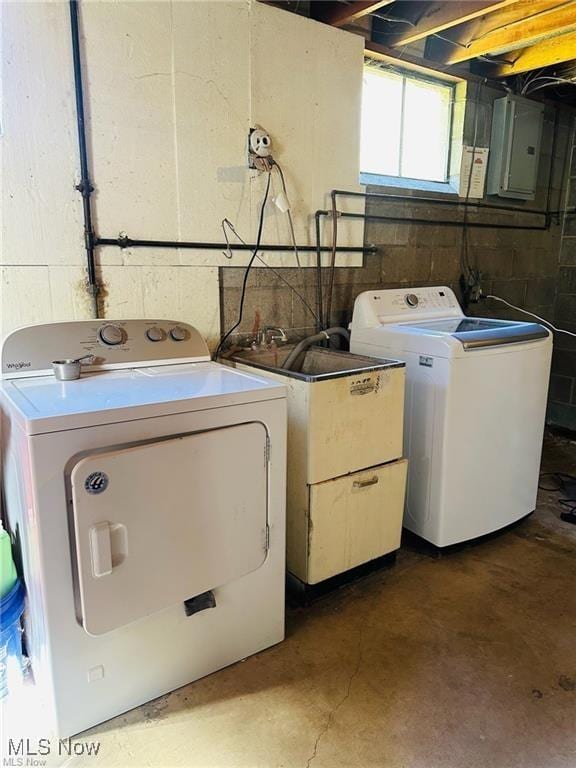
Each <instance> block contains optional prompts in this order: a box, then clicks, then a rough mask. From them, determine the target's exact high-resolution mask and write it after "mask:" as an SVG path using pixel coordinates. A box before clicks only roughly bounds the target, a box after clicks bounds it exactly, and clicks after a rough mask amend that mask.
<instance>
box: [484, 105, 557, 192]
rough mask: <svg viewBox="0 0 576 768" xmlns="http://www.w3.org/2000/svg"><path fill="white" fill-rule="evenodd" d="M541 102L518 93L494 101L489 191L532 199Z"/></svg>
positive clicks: (537, 158) (541, 117) (541, 108)
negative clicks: (517, 94) (525, 97)
mask: <svg viewBox="0 0 576 768" xmlns="http://www.w3.org/2000/svg"><path fill="white" fill-rule="evenodd" d="M543 120H544V106H543V105H542V104H539V103H538V102H537V101H530V99H524V98H522V97H521V96H511V95H508V96H504V97H503V98H501V99H496V101H495V102H494V111H493V113H492V136H491V138H490V156H489V161H488V179H487V191H488V194H489V195H499V196H500V197H514V198H517V199H518V200H534V197H535V195H536V181H537V177H538V161H539V159H540V141H541V138H542V123H543Z"/></svg>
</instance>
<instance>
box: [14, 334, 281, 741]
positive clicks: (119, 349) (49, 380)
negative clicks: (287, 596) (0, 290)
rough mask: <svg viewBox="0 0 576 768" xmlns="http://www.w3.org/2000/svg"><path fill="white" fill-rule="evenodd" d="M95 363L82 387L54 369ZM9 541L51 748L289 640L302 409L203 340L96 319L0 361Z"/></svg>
mask: <svg viewBox="0 0 576 768" xmlns="http://www.w3.org/2000/svg"><path fill="white" fill-rule="evenodd" d="M87 354H91V355H94V360H93V363H92V364H91V365H90V366H88V367H87V369H86V372H85V373H83V375H82V376H81V378H79V379H77V380H73V381H58V380H56V379H55V378H54V375H53V374H52V370H51V361H53V360H56V359H62V358H77V357H81V356H82V355H87ZM2 376H3V380H2V384H1V388H0V405H1V409H2V419H3V422H2V439H3V454H4V480H5V505H6V512H7V519H8V526H9V529H10V531H11V534H12V536H13V540H14V542H15V543H16V548H17V550H18V556H19V558H20V560H21V563H22V571H23V573H22V575H23V578H24V581H25V586H26V593H27V611H26V624H25V627H26V632H25V636H26V645H27V650H28V653H29V655H30V658H31V667H32V673H33V678H34V685H35V688H34V694H35V695H37V696H38V697H40V698H41V701H42V708H41V711H42V712H43V718H45V720H44V722H43V723H42V724H41V726H40V727H39V729H38V730H39V731H40V733H41V735H42V736H48V735H50V734H56V735H58V736H61V737H63V736H69V735H72V734H76V733H78V732H79V731H83V730H84V729H86V728H89V727H90V726H93V725H95V724H96V723H99V722H101V721H103V720H106V719H108V718H110V717H113V716H115V715H118V714H119V713H121V712H124V711H126V710H128V709H130V708H132V707H135V706H137V705H139V704H142V703H143V702H146V701H148V700H150V699H152V698H155V697H157V696H159V695H161V694H163V693H166V692H168V691H171V690H173V689H174V688H177V687H179V686H182V685H184V684H186V683H189V682H191V681H192V680H196V679H197V678H199V677H202V676H203V675H206V674H208V673H210V672H213V671H215V670H217V669H219V668H221V667H224V666H226V665H228V664H231V663H232V662H235V661H238V660H239V659H243V658H245V657H246V656H249V655H250V654H253V653H255V652H257V651H260V650H261V649H263V648H266V647H268V646H270V645H272V644H274V643H278V642H280V641H281V640H282V639H283V637H284V578H285V555H284V551H285V544H284V540H285V467H286V401H285V390H284V387H283V386H281V385H279V384H278V383H276V382H273V381H271V380H267V379H266V378H265V377H264V376H258V375H251V374H247V373H245V372H241V371H236V370H233V369H231V368H228V367H226V366H223V365H220V364H218V363H214V362H211V361H210V355H209V352H208V347H207V345H206V343H205V341H204V339H203V338H202V337H201V336H200V334H199V333H198V332H197V331H196V330H195V329H194V328H192V327H190V326H188V325H186V324H184V323H179V322H172V321H168V320H165V321H160V320H151V321H147V320H120V321H117V322H110V321H98V320H87V321H81V322H67V323H53V324H47V325H38V326H31V327H27V328H23V329H20V330H17V331H15V332H14V333H12V334H11V335H10V336H8V338H7V339H6V341H5V343H4V346H3V350H2Z"/></svg>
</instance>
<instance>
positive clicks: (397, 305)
mask: <svg viewBox="0 0 576 768" xmlns="http://www.w3.org/2000/svg"><path fill="white" fill-rule="evenodd" d="M351 351H352V352H356V353H358V354H362V355H372V356H373V357H394V358H398V359H400V360H404V361H405V362H406V405H405V418H404V440H405V455H406V456H407V457H408V488H407V497H406V509H405V514H404V526H405V527H406V528H408V529H409V530H410V531H413V532H414V533H416V534H418V535H419V536H421V537H422V538H424V539H427V540H428V541H430V542H432V543H433V544H435V545H436V546H438V547H445V546H448V545H451V544H456V543H458V542H462V541H466V540H469V539H474V538H477V537H478V536H482V535H484V534H487V533H490V532H492V531H496V530H498V529H500V528H503V527H505V526H506V525H508V524H510V523H513V522H515V521H516V520H519V519H520V518H522V517H524V516H525V515H528V514H530V513H531V512H532V511H533V510H534V508H535V505H536V493H537V487H538V473H539V467H540V457H541V451H542V437H543V432H544V419H545V413H546V397H547V392H548V380H549V375H550V359H551V354H552V336H551V334H550V332H549V331H548V330H546V329H545V328H544V327H543V326H541V325H538V324H536V323H517V322H510V321H507V320H492V319H485V318H474V317H466V316H465V315H464V313H463V312H462V309H461V308H460V306H459V304H458V301H457V300H456V297H455V295H454V293H453V292H452V291H451V290H450V288H445V287H438V288H429V287H427V288H414V289H409V290H407V289H401V288H400V289H393V290H384V291H367V292H365V293H362V294H360V295H359V296H358V297H357V299H356V302H355V304H354V315H353V319H352V325H351Z"/></svg>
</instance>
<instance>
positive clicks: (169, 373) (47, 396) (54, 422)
mask: <svg viewBox="0 0 576 768" xmlns="http://www.w3.org/2000/svg"><path fill="white" fill-rule="evenodd" d="M0 395H1V398H0V399H1V400H4V402H5V403H6V401H8V403H9V404H10V406H11V407H12V408H15V409H16V412H17V414H18V416H19V417H20V418H19V421H20V422H21V423H22V426H23V428H24V429H25V431H26V432H27V433H28V434H31V435H34V434H42V433H46V432H59V431H62V430H66V429H78V428H80V427H88V426H96V425H100V424H111V423H115V422H120V421H129V420H133V419H139V418H150V417H152V416H164V415H168V414H172V413H186V412H189V411H196V410H203V409H206V408H218V407H222V406H225V405H237V404H241V403H248V402H255V401H260V400H269V399H273V398H280V397H285V387H284V386H283V385H282V384H278V383H276V382H274V381H271V380H270V379H265V378H264V377H262V376H255V375H252V374H248V373H244V372H243V371H237V370H235V369H233V368H228V367H227V366H225V365H221V364H220V363H182V364H179V365H166V366H156V367H147V368H130V369H124V370H113V371H101V372H98V373H90V374H86V375H83V376H82V378H80V379H77V380H75V381H57V380H56V379H55V378H53V377H51V376H38V377H34V378H21V379H4V380H3V381H2V384H1V388H0Z"/></svg>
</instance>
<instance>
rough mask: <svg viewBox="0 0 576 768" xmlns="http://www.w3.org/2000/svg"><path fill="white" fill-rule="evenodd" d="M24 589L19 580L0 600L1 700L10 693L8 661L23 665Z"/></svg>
mask: <svg viewBox="0 0 576 768" xmlns="http://www.w3.org/2000/svg"><path fill="white" fill-rule="evenodd" d="M23 612H24V587H23V585H22V582H21V581H20V580H18V581H17V582H16V583H15V584H14V586H13V587H12V589H11V590H10V591H9V592H8V593H7V594H6V595H4V597H3V598H1V599H0V699H2V698H4V696H6V694H7V693H8V660H9V659H10V658H11V657H14V658H15V659H16V660H17V662H18V665H19V666H21V665H22V629H21V626H20V617H21V616H22V613H23Z"/></svg>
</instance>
